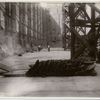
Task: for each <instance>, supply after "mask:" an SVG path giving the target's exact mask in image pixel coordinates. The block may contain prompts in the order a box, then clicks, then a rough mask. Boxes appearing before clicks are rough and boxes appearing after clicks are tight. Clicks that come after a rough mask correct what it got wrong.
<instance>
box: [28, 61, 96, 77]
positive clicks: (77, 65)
mask: <svg viewBox="0 0 100 100" xmlns="http://www.w3.org/2000/svg"><path fill="white" fill-rule="evenodd" d="M95 66H96V65H95V63H94V62H93V61H87V62H86V61H85V62H84V61H79V60H47V61H40V62H39V60H37V61H36V63H35V64H34V65H30V69H29V70H28V71H27V72H26V76H28V77H34V76H42V77H46V76H95V75H97V73H96V71H95Z"/></svg>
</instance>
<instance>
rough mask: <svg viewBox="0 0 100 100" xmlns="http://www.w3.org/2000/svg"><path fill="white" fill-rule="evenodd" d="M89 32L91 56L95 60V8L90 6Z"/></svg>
mask: <svg viewBox="0 0 100 100" xmlns="http://www.w3.org/2000/svg"><path fill="white" fill-rule="evenodd" d="M91 32H92V37H91V39H90V42H92V43H90V45H91V47H92V48H91V52H90V53H91V55H90V56H91V57H92V58H93V59H94V60H95V59H96V44H97V43H96V29H95V10H94V9H93V8H92V7H91Z"/></svg>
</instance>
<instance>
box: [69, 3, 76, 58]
mask: <svg viewBox="0 0 100 100" xmlns="http://www.w3.org/2000/svg"><path fill="white" fill-rule="evenodd" d="M69 16H70V29H72V28H75V17H74V4H72V3H71V4H70V5H69ZM74 55H75V34H74V33H73V32H71V59H73V58H74Z"/></svg>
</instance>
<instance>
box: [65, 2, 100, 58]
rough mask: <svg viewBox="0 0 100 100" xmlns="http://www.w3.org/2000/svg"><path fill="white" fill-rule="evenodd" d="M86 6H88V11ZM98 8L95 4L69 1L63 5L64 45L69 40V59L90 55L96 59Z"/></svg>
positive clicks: (99, 27)
mask: <svg viewBox="0 0 100 100" xmlns="http://www.w3.org/2000/svg"><path fill="white" fill-rule="evenodd" d="M87 7H90V9H89V12H88V9H87ZM97 13H98V15H100V10H99V9H98V8H96V7H95V4H93V3H92V4H85V3H75V4H74V3H70V4H66V3H65V4H64V5H63V16H64V18H63V20H64V24H63V25H64V30H63V33H64V38H63V39H64V44H65V45H64V47H65V48H66V43H67V44H68V42H67V41H70V42H71V59H75V58H78V57H83V56H84V57H90V59H91V60H95V59H96V51H97V50H96V48H97V41H98V38H99V37H100V34H99V32H100V18H99V17H98V16H96V15H97Z"/></svg>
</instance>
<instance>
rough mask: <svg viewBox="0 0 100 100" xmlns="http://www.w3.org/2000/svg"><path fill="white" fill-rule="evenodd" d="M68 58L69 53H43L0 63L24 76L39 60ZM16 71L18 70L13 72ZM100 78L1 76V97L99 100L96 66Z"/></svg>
mask: <svg viewBox="0 0 100 100" xmlns="http://www.w3.org/2000/svg"><path fill="white" fill-rule="evenodd" d="M66 58H67V59H69V58H70V52H69V51H61V50H59V51H55V50H52V51H51V52H47V51H45V50H44V51H41V52H35V53H27V54H24V55H23V56H20V57H19V56H12V57H9V58H6V59H4V60H3V61H1V62H0V63H3V64H6V65H8V66H9V68H10V69H11V70H12V73H14V74H16V73H17V74H22V73H23V74H24V73H25V71H27V70H28V68H29V67H28V65H29V64H32V63H34V62H35V61H36V60H37V59H39V60H47V59H66ZM14 70H15V71H14ZM96 71H97V72H98V75H97V76H85V77H45V78H42V77H31V78H28V77H2V76H1V77H0V96H32V97H41V96H43V97H48V96H61V97H62V96H64V97H100V65H99V64H97V67H96Z"/></svg>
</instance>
